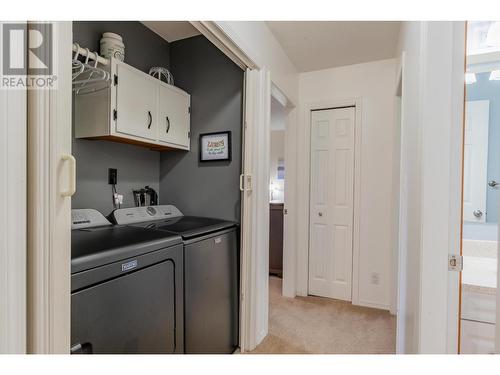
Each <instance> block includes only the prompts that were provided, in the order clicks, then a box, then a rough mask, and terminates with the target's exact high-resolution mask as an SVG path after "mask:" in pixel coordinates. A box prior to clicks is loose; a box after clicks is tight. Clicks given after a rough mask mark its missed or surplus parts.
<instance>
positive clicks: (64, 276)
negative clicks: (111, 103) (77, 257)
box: [28, 22, 74, 354]
mask: <svg viewBox="0 0 500 375" xmlns="http://www.w3.org/2000/svg"><path fill="white" fill-rule="evenodd" d="M71 46H72V25H71V22H54V23H53V48H54V49H55V54H54V56H55V59H54V64H55V67H54V72H55V74H56V75H57V85H58V87H57V89H52V90H40V89H38V90H30V91H29V92H28V135H29V137H28V150H29V154H28V352H30V353H41V354H56V353H69V349H70V319H71V316H70V272H71V270H70V263H71V198H70V197H64V196H63V195H62V193H63V192H65V191H67V190H68V187H70V186H72V183H73V181H69V179H72V178H74V176H73V173H70V172H71V171H70V169H71V168H68V166H67V163H66V162H65V161H64V160H63V156H64V155H68V154H70V153H71V97H72V89H71V64H70V63H69V61H70V59H71Z"/></svg>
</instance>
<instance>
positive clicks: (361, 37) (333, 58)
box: [267, 21, 401, 72]
mask: <svg viewBox="0 0 500 375" xmlns="http://www.w3.org/2000/svg"><path fill="white" fill-rule="evenodd" d="M400 24H401V23H400V22H389V21H268V22H267V25H268V26H269V28H270V29H271V31H272V33H273V34H274V36H275V37H276V39H277V40H278V42H279V43H280V44H281V46H282V47H283V49H284V51H285V53H286V54H287V55H288V57H289V58H290V60H291V61H292V63H293V64H294V65H295V67H296V68H297V69H298V70H299V71H300V72H309V71H313V70H320V69H327V68H334V67H337V66H344V65H352V64H359V63H364V62H368V61H375V60H383V59H388V58H392V57H395V54H396V47H397V42H398V35H399V29H400Z"/></svg>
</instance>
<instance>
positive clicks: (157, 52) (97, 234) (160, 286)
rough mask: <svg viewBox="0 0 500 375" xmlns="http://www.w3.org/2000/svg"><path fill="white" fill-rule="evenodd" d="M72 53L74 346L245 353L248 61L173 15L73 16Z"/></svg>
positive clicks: (87, 349)
mask: <svg viewBox="0 0 500 375" xmlns="http://www.w3.org/2000/svg"><path fill="white" fill-rule="evenodd" d="M72 63H73V64H72V67H73V70H72V73H73V99H72V107H73V110H72V123H73V132H72V134H73V135H72V154H73V156H74V158H75V160H76V192H75V194H74V195H73V197H72V201H71V205H72V228H73V230H72V262H71V352H72V353H123V354H124V353H232V352H234V350H236V348H237V347H238V345H239V343H238V338H239V303H238V295H239V262H240V260H239V248H240V246H239V238H240V237H239V224H240V215H241V214H240V206H241V198H240V195H241V192H240V174H241V168H242V167H241V166H242V160H241V159H242V157H241V155H242V133H241V131H242V122H243V120H242V119H243V92H244V70H242V69H241V68H240V67H239V66H238V65H236V64H235V63H234V62H233V61H232V60H231V59H230V58H229V57H227V56H226V54H224V53H223V52H222V51H221V50H219V49H218V48H217V47H216V46H215V45H214V44H212V43H211V42H210V41H209V40H208V39H207V38H206V37H205V36H203V35H201V34H200V32H199V31H198V30H197V29H196V28H195V27H194V26H193V25H192V24H191V23H189V22H170V21H168V22H167V21H162V22H156V21H150V22H138V21H78V22H73V56H72ZM146 290H147V293H145V291H146ZM126 295H128V297H127V298H122V297H124V296H126ZM160 296H161V298H159V297H160ZM130 298H132V299H134V298H135V299H136V301H137V303H134V306H133V307H130V306H128V305H126V304H124V301H125V300H130ZM96 321H97V322H99V323H98V324H96V323H95V322H96ZM123 325H128V328H127V332H125V330H123V329H122V328H120V327H123ZM104 327H106V329H105V330H104V329H103V328H104ZM208 338H211V339H210V340H209V339H208Z"/></svg>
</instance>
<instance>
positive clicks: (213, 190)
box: [160, 36, 244, 222]
mask: <svg viewBox="0 0 500 375" xmlns="http://www.w3.org/2000/svg"><path fill="white" fill-rule="evenodd" d="M170 62H171V70H172V73H173V75H174V79H175V84H176V86H179V87H181V88H182V89H184V90H186V91H187V92H188V93H190V94H191V109H192V113H191V152H183V151H176V152H162V153H161V164H160V193H161V194H160V204H169V203H171V204H174V205H176V206H177V207H178V208H179V209H180V210H181V211H182V212H183V213H184V214H187V215H199V216H212V217H219V218H223V219H228V220H234V221H238V222H239V221H240V191H239V175H240V171H241V124H242V99H243V77H244V74H243V71H242V70H241V69H240V68H239V67H238V66H236V65H235V64H234V63H233V62H232V61H231V60H229V59H228V58H227V57H226V56H225V55H224V54H223V53H222V52H220V51H219V50H218V49H217V48H216V47H214V46H213V45H212V44H211V43H210V42H209V41H208V40H207V39H206V38H205V37H203V36H197V37H193V38H188V39H184V40H180V41H177V42H173V43H171V44H170ZM225 130H230V131H231V132H232V134H231V136H232V160H231V161H230V162H205V163H200V162H199V147H198V138H199V135H200V133H209V132H215V131H225Z"/></svg>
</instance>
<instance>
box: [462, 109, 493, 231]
mask: <svg viewBox="0 0 500 375" xmlns="http://www.w3.org/2000/svg"><path fill="white" fill-rule="evenodd" d="M489 108H490V102H489V100H475V101H468V102H466V106H465V144H464V191H463V194H464V220H465V221H473V222H479V223H483V222H485V221H486V190H487V178H488V176H487V168H488V125H489V113H490V112H489Z"/></svg>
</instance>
